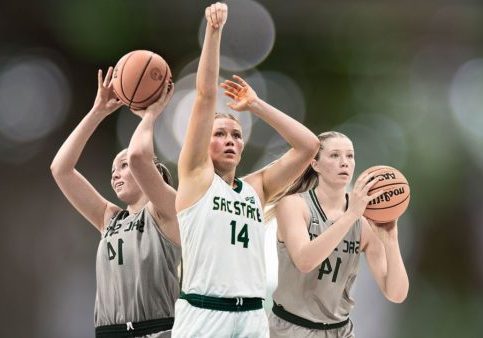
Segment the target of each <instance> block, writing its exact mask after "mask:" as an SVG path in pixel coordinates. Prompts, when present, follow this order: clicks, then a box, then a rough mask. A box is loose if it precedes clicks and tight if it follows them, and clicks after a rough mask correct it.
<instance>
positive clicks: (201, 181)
mask: <svg viewBox="0 0 483 338" xmlns="http://www.w3.org/2000/svg"><path fill="white" fill-rule="evenodd" d="M227 15H228V8H227V6H226V5H225V4H222V3H219V2H217V3H216V4H213V5H211V6H209V7H207V8H206V11H205V17H206V20H207V25H206V33H205V40H204V42H203V49H202V52H201V57H200V63H199V65H198V72H197V75H196V98H195V103H194V106H193V110H192V112H191V116H190V119H189V122H188V128H187V131H186V137H185V140H184V143H183V147H182V149H181V153H180V157H179V161H178V176H179V187H178V198H177V200H176V209H177V210H178V211H179V210H181V209H184V208H186V207H188V206H190V205H191V204H192V203H194V201H196V200H198V199H199V198H200V197H201V195H202V194H203V193H204V192H205V191H206V190H207V189H208V187H209V184H210V183H211V180H212V178H213V175H214V169H213V163H212V162H211V159H210V156H209V153H208V149H209V144H210V138H211V131H212V128H213V121H214V118H215V107H216V92H217V87H218V72H219V65H220V42H221V33H222V29H223V26H224V24H225V22H226V19H227Z"/></svg>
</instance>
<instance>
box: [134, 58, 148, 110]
mask: <svg viewBox="0 0 483 338" xmlns="http://www.w3.org/2000/svg"><path fill="white" fill-rule="evenodd" d="M152 58H153V53H152V52H151V55H150V56H149V60H148V62H146V64H145V65H144V69H143V71H142V72H141V76H140V77H139V79H138V82H137V84H136V87H135V88H134V91H133V93H132V98H131V99H130V100H129V109H130V108H131V105H132V103H133V99H134V97H135V96H136V92H137V90H138V88H139V85H140V84H141V80H142V79H143V76H144V73H145V72H146V69H147V68H148V66H149V64H150V63H151V60H152Z"/></svg>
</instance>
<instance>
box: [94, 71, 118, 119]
mask: <svg viewBox="0 0 483 338" xmlns="http://www.w3.org/2000/svg"><path fill="white" fill-rule="evenodd" d="M112 71H113V68H112V67H109V69H108V70H107V74H106V77H105V78H103V77H102V69H99V70H98V71H97V95H96V99H95V101H94V106H93V108H94V109H95V110H97V111H99V112H102V113H103V114H105V115H109V114H111V113H113V112H114V111H116V110H117V109H119V107H121V106H122V105H123V103H122V102H121V100H119V98H118V97H117V95H116V93H114V89H113V86H112V81H111V80H112Z"/></svg>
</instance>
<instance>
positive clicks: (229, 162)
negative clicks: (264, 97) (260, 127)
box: [210, 118, 245, 171]
mask: <svg viewBox="0 0 483 338" xmlns="http://www.w3.org/2000/svg"><path fill="white" fill-rule="evenodd" d="M244 145H245V144H244V142H243V138H242V130H241V127H240V125H239V124H238V122H237V121H235V120H232V119H228V118H218V119H215V122H214V124H213V131H212V133H211V143H210V156H211V159H212V161H213V165H214V166H215V169H219V170H223V171H229V170H232V169H233V168H236V166H237V165H238V163H239V162H240V159H241V154H242V152H243V147H244Z"/></svg>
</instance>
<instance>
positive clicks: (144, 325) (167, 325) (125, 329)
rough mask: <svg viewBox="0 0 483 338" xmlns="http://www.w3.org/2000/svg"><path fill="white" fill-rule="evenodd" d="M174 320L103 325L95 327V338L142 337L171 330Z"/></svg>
mask: <svg viewBox="0 0 483 338" xmlns="http://www.w3.org/2000/svg"><path fill="white" fill-rule="evenodd" d="M173 324H174V318H173V317H168V318H160V319H152V320H145V321H142V322H128V323H125V324H114V325H103V326H98V327H96V338H128V337H142V336H146V335H149V334H153V333H158V332H162V331H167V330H171V329H172V328H173Z"/></svg>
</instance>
